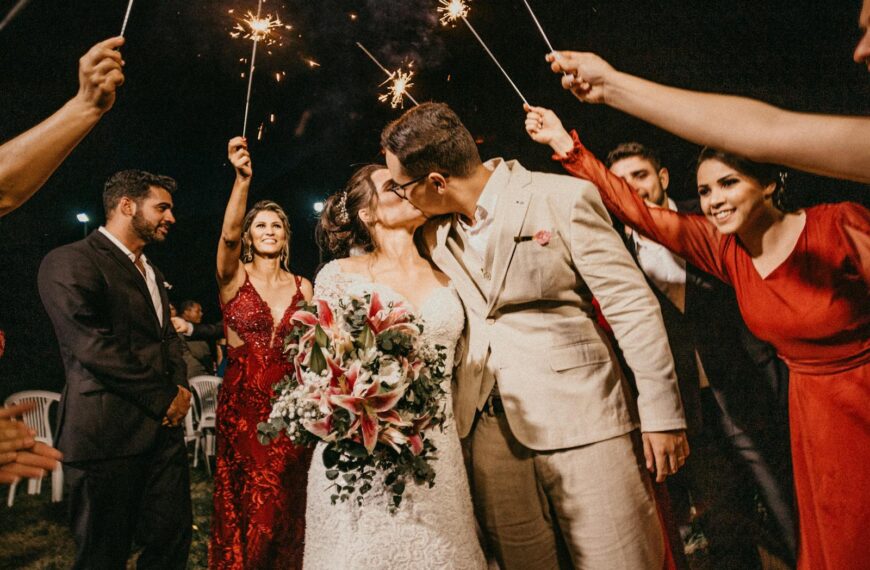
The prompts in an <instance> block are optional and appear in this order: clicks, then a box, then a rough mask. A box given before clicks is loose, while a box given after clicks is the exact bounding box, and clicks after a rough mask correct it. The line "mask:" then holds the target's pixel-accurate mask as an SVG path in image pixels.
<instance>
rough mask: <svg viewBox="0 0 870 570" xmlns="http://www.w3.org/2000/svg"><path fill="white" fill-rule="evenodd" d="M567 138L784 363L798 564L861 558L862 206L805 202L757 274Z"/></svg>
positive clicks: (737, 248)
mask: <svg viewBox="0 0 870 570" xmlns="http://www.w3.org/2000/svg"><path fill="white" fill-rule="evenodd" d="M573 137H574V149H573V151H572V152H571V153H570V154H569V155H568V156H567V158H564V159H562V164H563V166H564V167H565V168H566V169H567V170H568V171H569V172H571V173H572V174H574V175H576V176H579V177H581V178H586V179H588V180H591V181H592V182H593V183H595V184H596V185H597V186H598V188H599V191H600V193H601V198H602V201H603V202H604V204H605V206H606V207H607V209H608V210H610V212H611V213H612V214H613V215H615V216H616V217H617V218H619V219H620V220H621V221H622V222H623V223H625V224H626V225H628V226H631V227H632V228H634V229H636V230H637V231H639V232H640V233H641V234H643V235H645V236H646V237H649V238H650V239H653V240H655V241H657V242H659V243H661V244H662V245H664V246H665V247H667V248H668V249H670V250H671V251H673V252H675V253H676V254H677V255H679V256H681V257H683V258H684V259H685V260H686V261H688V262H689V263H692V264H694V265H695V266H697V267H700V268H701V269H703V270H705V271H707V272H708V273H711V274H713V275H715V276H716V277H718V278H719V279H722V280H723V281H725V282H726V283H729V284H730V285H732V286H733V287H734V291H735V293H736V295H737V301H738V304H739V306H740V312H741V314H742V315H743V319H744V321H745V322H746V325H747V326H748V327H749V329H750V330H751V331H752V333H753V334H755V336H757V337H758V338H760V339H762V340H766V341H767V342H769V343H771V344H772V345H773V346H774V347H776V349H777V352H778V353H779V355H780V357H781V358H782V359H783V360H784V361H785V362H786V364H788V367H789V372H790V384H789V424H790V426H789V427H790V430H791V450H792V460H793V464H794V483H795V495H796V498H797V504H798V516H799V526H800V534H799V537H800V545H799V551H798V568H800V569H802V570H847V569H848V570H851V569H858V568H870V558H868V554H867V553H868V548H870V522H868V521H870V288H868V287H870V211H868V210H867V209H866V208H864V207H863V206H860V205H858V204H854V203H849V202H845V203H841V204H826V205H822V206H815V207H812V208H807V209H806V210H804V212H805V215H806V223H805V226H804V229H803V231H802V232H801V235H800V237H799V239H798V242H797V244H796V245H795V247H794V250H792V252H791V254H790V255H789V256H788V257H787V258H786V259H785V260H784V261H783V262H782V263H781V264H780V265H779V266H778V267H777V268H776V269H774V270H773V271H772V272H771V273H770V274H769V275H767V276H764V277H762V276H761V275H760V274H759V273H758V271H757V270H756V269H755V266H754V265H753V263H752V258H751V257H750V255H749V252H747V251H746V249H745V248H744V247H743V245H742V244H741V243H740V240H739V239H738V238H737V236H735V235H722V234H720V233H719V232H718V231H717V230H716V228H715V227H714V226H713V225H712V224H711V223H710V222H708V221H707V220H706V218H705V217H704V216H698V215H687V214H680V213H677V212H672V211H669V210H665V209H663V208H650V207H648V206H646V204H645V203H644V201H643V200H642V199H641V198H640V197H639V196H638V195H637V194H636V193H635V192H634V191H632V189H631V187H630V186H629V185H628V183H627V182H626V181H624V180H623V179H622V178H619V177H618V176H616V175H614V174H613V173H612V172H610V171H609V170H608V169H607V167H605V166H604V165H603V164H601V162H600V161H598V159H596V158H595V157H594V156H593V155H592V153H590V152H589V151H588V150H586V148H585V147H583V145H582V144H581V143H580V141H579V139H578V138H577V135H576V133H573ZM554 158H558V157H554ZM711 318H714V317H713V316H711Z"/></svg>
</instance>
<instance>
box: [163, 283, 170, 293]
mask: <svg viewBox="0 0 870 570" xmlns="http://www.w3.org/2000/svg"><path fill="white" fill-rule="evenodd" d="M163 288H164V289H166V290H167V291H170V290H172V283H170V282H169V281H164V282H163Z"/></svg>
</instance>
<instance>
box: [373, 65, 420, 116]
mask: <svg viewBox="0 0 870 570" xmlns="http://www.w3.org/2000/svg"><path fill="white" fill-rule="evenodd" d="M412 77H414V72H413V71H408V72H407V73H405V72H403V71H402V70H401V69H397V70H396V71H394V72H393V73H391V74H390V77H389V79H387V80H386V81H384V82H383V83H381V85H385V84H387V83H389V84H390V86H389V87H387V92H386V93H384V94H383V95H381V96H380V97H378V101H380V102H382V103H384V102H386V101H387V100H389V101H390V107H392V108H393V109H395V108H396V107H401V108H403V109H404V108H405V96H407V97H408V99H410V100H411V101H413V102H414V105H417V104H418V103H417V102H416V101H414V98H413V97H411V95H410V94H409V93H408V89H409V88H410V87H411V86H412V85H414V84H413V83H411V78H412Z"/></svg>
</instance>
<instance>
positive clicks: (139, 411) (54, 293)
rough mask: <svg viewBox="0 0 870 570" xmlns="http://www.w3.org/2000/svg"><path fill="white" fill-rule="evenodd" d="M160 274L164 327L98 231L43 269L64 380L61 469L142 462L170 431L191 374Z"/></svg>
mask: <svg viewBox="0 0 870 570" xmlns="http://www.w3.org/2000/svg"><path fill="white" fill-rule="evenodd" d="M154 272H155V274H156V279H157V285H158V288H159V290H160V296H161V299H162V301H163V325H162V326H161V325H160V322H159V321H158V318H157V313H156V311H155V309H154V304H153V303H152V302H151V296H150V295H149V293H148V287H147V285H146V283H145V280H144V278H143V277H142V275H141V273H139V270H138V269H136V266H135V265H133V262H132V261H130V259H129V258H128V257H127V256H126V255H124V253H123V252H122V251H121V250H120V249H118V247H117V246H116V245H115V244H113V243H112V242H111V241H110V240H109V239H108V238H107V237H106V236H104V235H103V234H102V233H100V232H99V231H95V232H93V233H92V234H91V235H90V236H88V237H87V238H86V239H84V240H82V241H78V242H75V243H72V244H69V245H65V246H62V247H59V248H57V249H55V250H53V251H52V252H50V253H49V254H48V255H47V256H46V257H45V259H44V260H43V261H42V264H41V265H40V268H39V278H38V282H39V294H40V297H41V298H42V302H43V304H44V305H45V309H46V311H47V312H48V315H49V317H50V318H51V321H52V323H53V324H54V330H55V333H56V334H57V339H58V342H59V344H60V352H61V357H62V358H63V362H64V368H65V370H66V380H67V382H66V386H65V387H64V390H63V395H62V397H61V401H60V406H59V410H58V427H57V434H56V437H55V442H56V444H57V447H58V449H60V450H61V451H62V452H63V454H64V460H65V461H87V460H95V459H106V458H117V457H125V456H131V455H137V454H140V453H144V452H146V451H149V450H150V449H151V448H152V447H153V446H154V444H155V441H156V438H157V434H158V430H161V429H171V428H162V427H161V425H160V424H161V420H162V419H163V417H164V416H165V414H166V410H167V409H168V408H169V405H170V403H171V402H172V400H173V399H174V398H175V396H176V394H177V393H178V386H179V385H180V386H185V387H187V378H186V367H185V364H184V361H183V359H182V355H181V350H182V349H181V342H182V341H181V339H180V338H178V335H177V334H176V333H175V329H174V328H173V327H172V322H171V320H170V318H169V299H168V297H167V295H166V290H165V288H164V286H163V275H162V274H161V273H160V272H159V271H158V270H157V268H154ZM175 429H179V428H175ZM179 432H180V429H179Z"/></svg>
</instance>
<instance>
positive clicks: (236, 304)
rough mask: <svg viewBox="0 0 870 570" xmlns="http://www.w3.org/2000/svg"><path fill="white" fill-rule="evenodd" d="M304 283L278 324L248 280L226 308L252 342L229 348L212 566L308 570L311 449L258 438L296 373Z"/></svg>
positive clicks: (229, 321)
mask: <svg viewBox="0 0 870 570" xmlns="http://www.w3.org/2000/svg"><path fill="white" fill-rule="evenodd" d="M300 283H301V280H300V278H299V277H296V288H297V293H296V295H294V297H293V300H292V302H291V303H290V306H289V307H288V308H287V311H286V312H285V313H284V316H283V318H282V319H281V322H279V323H278V325H277V326H275V325H274V322H273V317H272V311H271V309H270V308H269V305H267V304H266V302H265V301H264V300H263V299H262V297H260V295H259V294H258V293H257V290H256V289H255V288H254V286H253V285H252V284H251V282H250V280H248V279H247V278H246V279H245V283H244V285H242V287H240V288H239V292H238V293H237V294H236V296H235V297H233V299H231V300H230V301H229V302H228V303H226V304H225V305H224V306H223V314H224V323H225V325H226V326H227V327H229V328H230V329H232V330H233V331H235V332H236V334H238V335H239V337H240V338H241V339H242V341H244V344H243V345H242V346H239V347H237V348H230V349H229V353H228V358H229V363H228V366H227V371H226V374H225V375H224V380H223V384H222V385H221V389H220V392H219V395H218V407H217V427H216V430H217V456H216V468H215V485H214V486H215V489H214V515H213V518H212V535H211V547H210V549H209V567H210V568H219V569H224V568H231V569H261V568H262V569H266V568H301V567H302V553H303V550H304V547H303V545H304V537H305V489H306V485H307V479H308V464H309V462H310V460H311V450H310V449H308V448H301V447H296V446H294V445H291V443H290V440H289V439H287V438H286V436H282V437H281V438H279V439H278V440H276V441H274V442H273V443H271V444H270V445H263V444H261V443H260V442H259V441H258V440H257V424H258V423H260V422H262V421H264V420H265V419H266V418H267V417H268V415H269V412H270V411H271V407H272V406H271V403H270V399H271V397H272V395H273V392H272V385H273V384H275V383H276V382H277V381H279V380H281V379H282V378H283V377H284V375H285V374H288V373H290V372H291V370H292V367H290V366H289V365H288V363H287V362H286V361H285V359H284V357H283V355H282V352H281V347H282V343H283V340H284V337H285V336H286V334H287V333H288V332H289V329H290V317H291V315H292V314H293V311H294V308H295V307H296V303H297V302H299V301H300V300H301V299H302V292H301V289H299V286H300ZM273 329H274V335H273Z"/></svg>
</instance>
